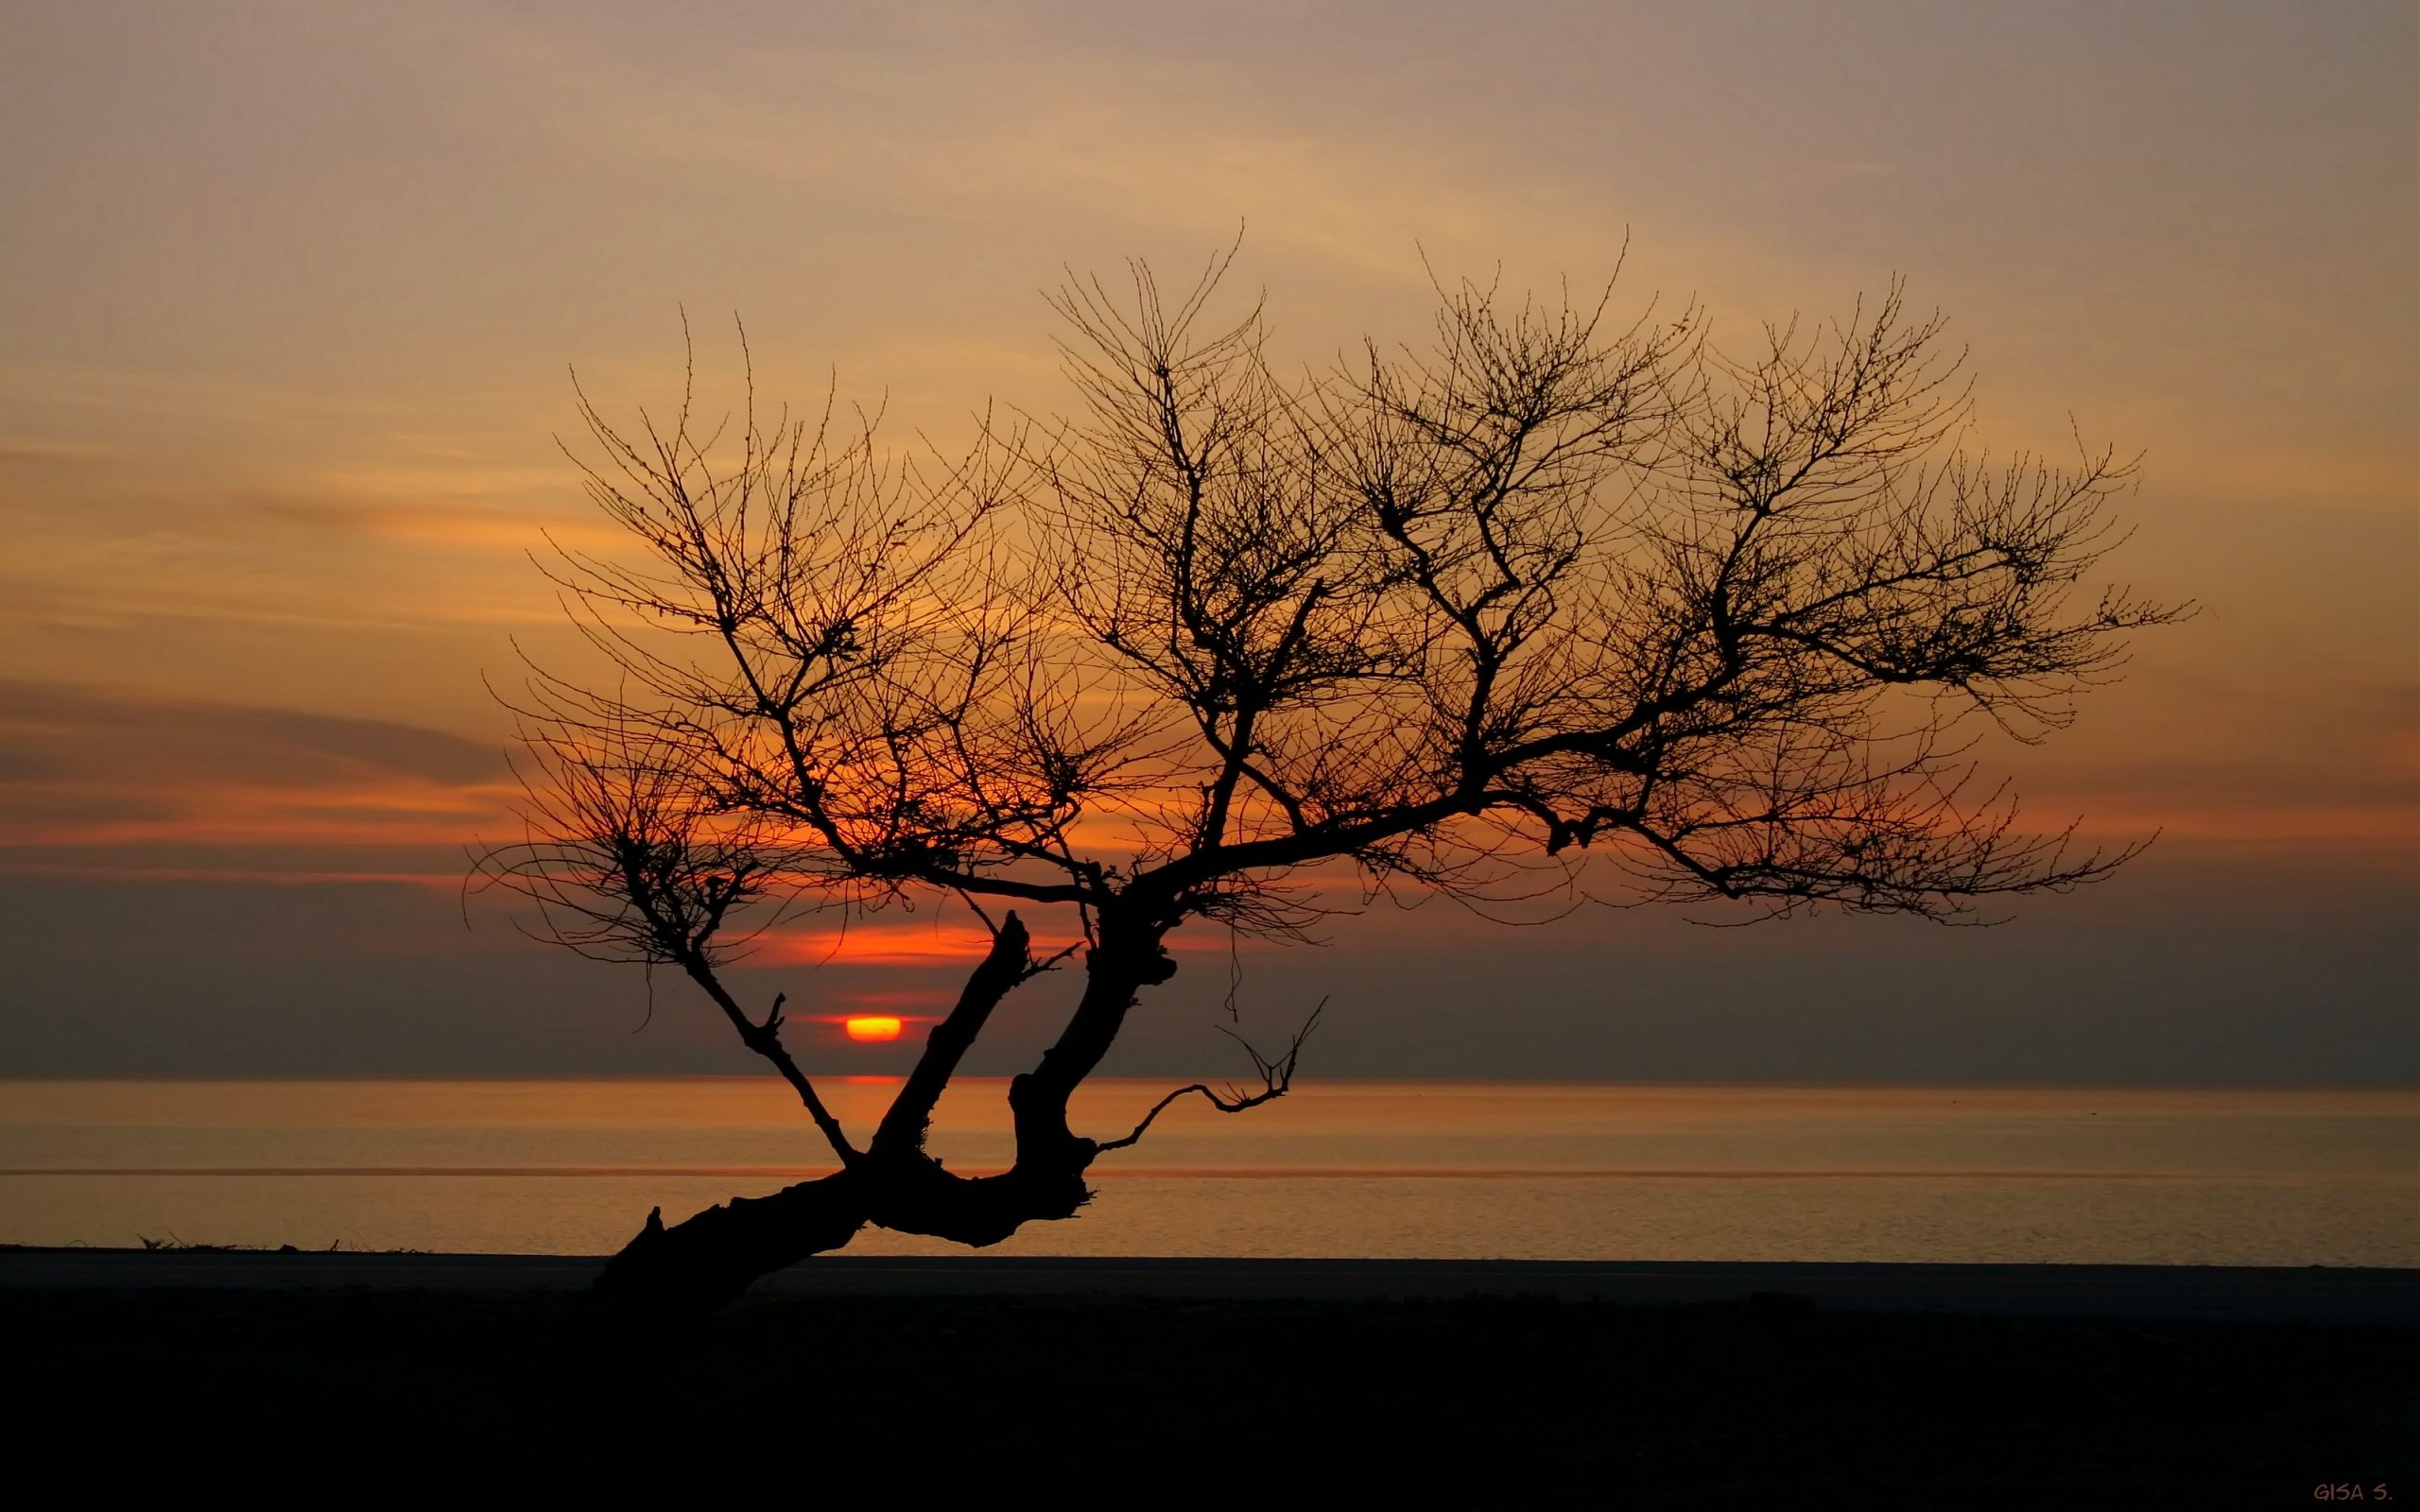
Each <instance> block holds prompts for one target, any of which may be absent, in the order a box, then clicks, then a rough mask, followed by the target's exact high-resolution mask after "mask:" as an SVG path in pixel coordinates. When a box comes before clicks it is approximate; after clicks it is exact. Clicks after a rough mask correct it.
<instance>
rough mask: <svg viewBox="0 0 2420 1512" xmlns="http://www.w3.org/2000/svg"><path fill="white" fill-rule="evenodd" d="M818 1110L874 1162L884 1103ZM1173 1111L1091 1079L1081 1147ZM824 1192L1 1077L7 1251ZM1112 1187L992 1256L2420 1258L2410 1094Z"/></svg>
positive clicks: (1369, 1161)
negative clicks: (1090, 1137) (1157, 1110)
mask: <svg viewBox="0 0 2420 1512" xmlns="http://www.w3.org/2000/svg"><path fill="white" fill-rule="evenodd" d="M810 1069H813V1068H810ZM824 1083H825V1095H826V1099H827V1101H828V1102H829V1103H830V1104H831V1106H832V1108H833V1111H834V1112H835V1113H836V1114H837V1115H838V1117H839V1118H840V1119H841V1120H842V1122H843V1123H844V1124H846V1125H848V1126H849V1127H850V1128H851V1129H853V1130H856V1131H857V1132H858V1133H859V1134H860V1136H861V1137H862V1135H863V1133H864V1131H865V1130H868V1129H870V1128H871V1127H872V1126H873V1123H874V1121H875V1120H876V1119H877V1118H879V1116H880V1115H881V1112H882V1110H883V1108H885V1107H886V1106H888V1104H889V1102H890V1097H891V1096H892V1094H893V1092H894V1091H895V1090H896V1078H893V1077H874V1076H847V1075H827V1076H826V1077H825V1078H824ZM1166 1090H1167V1084H1166V1083H1163V1082H1159V1081H1132V1080H1117V1079H1106V1080H1097V1081H1095V1082H1091V1083H1088V1084H1086V1086H1085V1087H1084V1089H1083V1091H1082V1092H1081V1093H1080V1096H1079V1097H1078V1099H1077V1101H1076V1104H1075V1106H1074V1108H1073V1109H1072V1113H1073V1118H1074V1122H1075V1124H1076V1126H1077V1127H1078V1128H1079V1129H1080V1130H1085V1131H1090V1132H1094V1133H1099V1132H1102V1131H1108V1130H1116V1131H1121V1132H1122V1131H1123V1130H1124V1129H1126V1128H1129V1127H1132V1124H1133V1121H1134V1119H1135V1118H1136V1117H1137V1116H1139V1114H1140V1112H1141V1110H1142V1109H1143V1108H1148V1107H1150V1104H1151V1103H1152V1102H1153V1101H1155V1100H1156V1099H1157V1098H1158V1097H1159V1096H1160V1094H1161V1093H1163V1092H1164V1091H1166ZM1005 1091H1006V1088H1005V1084H1004V1083H1003V1082H1001V1081H999V1080H996V1079H979V1078H978V1079H973V1080H968V1081H963V1082H960V1083H959V1084H958V1085H956V1086H954V1087H953V1088H952V1089H951V1091H950V1093H949V1094H948V1095H947V1096H946V1097H944V1098H943V1099H942V1104H941V1107H940V1108H939V1109H938V1112H937V1117H936V1119H935V1123H934V1130H933V1144H932V1147H933V1149H934V1152H935V1153H936V1154H938V1155H940V1156H942V1158H943V1159H945V1160H947V1162H948V1164H949V1166H950V1169H952V1170H955V1171H960V1172H964V1173H967V1174H970V1175H971V1174H975V1173H978V1172H981V1171H985V1170H993V1169H997V1168H999V1167H1001V1166H1003V1165H1005V1164H1006V1163H1007V1161H1008V1158H1009V1154H1010V1143H1009V1128H1008V1120H1007V1108H1006V1102H1005V1097H1004V1093H1005ZM827 1165H828V1160H827V1159H826V1157H825V1155H824V1152H823V1151H822V1150H821V1145H820V1143H819V1142H818V1141H816V1140H815V1139H814V1137H813V1135H812V1131H811V1130H810V1129H808V1128H807V1127H806V1126H805V1125H804V1121H803V1120H802V1119H801V1118H800V1116H799V1113H798V1110H797V1108H796V1107H795V1105H794V1104H791V1103H789V1102H788V1101H787V1095H786V1093H785V1091H784V1090H783V1089H782V1088H781V1086H780V1085H779V1084H778V1083H777V1082H774V1081H772V1080H771V1079H770V1078H738V1077H734V1078H713V1077H689V1078H671V1077H667V1078H663V1079H656V1080H620V1081H605V1080H596V1081H590V1080H569V1079H566V1080H548V1081H502V1080H494V1081H292V1082H228V1081H221V1082H204V1081H167V1082H134V1081H114V1082H104V1081H88V1082H72V1081H18V1082H7V1081H0V1243H20V1244H67V1243H88V1244H95V1245H131V1244H133V1243H134V1242H135V1241H136V1240H137V1239H138V1238H140V1237H146V1236H147V1237H154V1238H161V1237H166V1236H169V1235H171V1234H173V1235H174V1236H176V1237H178V1238H181V1239H183V1240H186V1241H189V1242H194V1243H216V1244H262V1245H278V1244H286V1243H292V1244H296V1245H300V1246H312V1247H324V1246H327V1245H328V1244H330V1243H332V1242H342V1243H345V1244H348V1245H357V1246H366V1247H372V1248H401V1247H409V1248H418V1249H428V1250H455V1251H492V1252H498V1251H500V1252H511V1251H525V1252H527V1251H538V1252H555V1253H574V1254H582V1253H596V1252H599V1251H603V1250H610V1249H612V1248H614V1247H615V1246H618V1245H620V1244H621V1243H622V1242H623V1241H624V1240H626V1239H628V1238H629V1237H630V1231H631V1229H632V1227H633V1225H634V1222H635V1219H636V1217H642V1216H644V1215H645V1213H646V1211H647V1210H648V1208H649V1207H650V1206H654V1205H656V1204H659V1203H660V1204H662V1205H663V1207H664V1209H665V1211H666V1215H667V1216H672V1215H676V1214H679V1213H683V1212H686V1211H695V1210H697V1209H700V1208H704V1207H707V1206H710V1205H712V1204H714V1203H716V1202H719V1201H722V1200H724V1199H726V1198H729V1197H731V1196H734V1195H744V1194H757V1193H763V1192H767V1191H770V1190H772V1189H774V1188H776V1187H779V1186H781V1185H784V1184H786V1183H787V1182H789V1181H793V1180H797V1179H800V1178H801V1177H804V1176H806V1175H811V1174H817V1173H820V1172H821V1170H822V1169H824V1168H825V1167H826V1166H827ZM1094 1174H1095V1175H1096V1176H1097V1177H1100V1178H1102V1179H1101V1180H1100V1181H1099V1182H1098V1185H1099V1187H1100V1188H1101V1193H1100V1196H1099V1198H1098V1201H1096V1202H1094V1203H1092V1204H1091V1205H1089V1206H1088V1207H1086V1208H1085V1209H1084V1210H1083V1212H1082V1214H1081V1216H1080V1217H1079V1218H1078V1219H1076V1220H1073V1221H1070V1222H1065V1223H1047V1224H1036V1225H1033V1226H1031V1227H1030V1228H1029V1229H1027V1230H1026V1231H1024V1232H1022V1233H1020V1234H1018V1235H1017V1236H1016V1237H1015V1238H1013V1239H1011V1241H1010V1242H1009V1243H1008V1244H1007V1245H1005V1246H1001V1249H1000V1252H1001V1253H1008V1254H1028V1255H1046V1254H1077V1255H1080V1254H1098V1255H1152V1254H1157V1255H1187V1254H1192V1255H1298V1256H1317V1255H1340V1256H1423V1255H1426V1256H1439V1257H1450V1258H1479V1257H1489V1256H1496V1257H1506V1258H1537V1259H1551V1258H1621V1259H1640V1260H1650V1259H1671V1260H1678V1259H1721V1260H1899V1261H2008V1262H2056V1261H2066V1262H2102V1263H2122V1262H2139V1263H2235V1264H2256V1263H2258V1264H2402V1265H2409V1264H2414V1263H2420V1095H2415V1094H2411V1093H2404V1092H2293V1091H2139V1090H2119V1091H2099V1090H2080V1089H2061V1090H2041V1089H2021V1088H1855V1087H1811V1088H1810V1087H1794V1088H1785V1087H1737V1086H1735V1087H1673V1086H1639V1087H1621V1086H1606V1085H1594V1086H1589V1085H1540V1084H1486V1083H1414V1082H1358V1083H1356V1082H1322V1083H1319V1084H1317V1085H1306V1086H1304V1087H1302V1088H1298V1089H1297V1091H1296V1092H1295V1094H1294V1095H1293V1096H1291V1097H1288V1098H1287V1099H1286V1100H1285V1101H1283V1102H1280V1103H1275V1104H1272V1105H1271V1106H1269V1107H1267V1108H1259V1109H1255V1110H1254V1111H1253V1113H1252V1114H1250V1115H1249V1116H1246V1117H1242V1118H1229V1117H1225V1116H1222V1115H1220V1114H1219V1113H1217V1112H1216V1111H1215V1110H1212V1109H1210V1108H1207V1107H1205V1106H1197V1105H1196V1104H1195V1103H1194V1102H1192V1101H1190V1100H1188V1101H1185V1102H1181V1103H1178V1104H1176V1105H1175V1106H1173V1107H1171V1108H1169V1110H1168V1111H1167V1114H1166V1115H1165V1116H1163V1117H1162V1118H1161V1119H1160V1121H1159V1122H1158V1123H1157V1124H1155V1125H1153V1127H1152V1131H1151V1134H1150V1138H1149V1139H1147V1140H1146V1141H1145V1142H1144V1143H1143V1144H1141V1145H1139V1146H1137V1147H1136V1148H1135V1149H1133V1150H1132V1151H1131V1152H1125V1153H1122V1154H1119V1155H1115V1156H1111V1157H1109V1158H1106V1159H1104V1160H1102V1161H1101V1163H1100V1165H1099V1166H1098V1167H1097V1168H1096V1171H1095V1173H1094ZM850 1248H851V1250H852V1252H855V1253H870V1254H883V1253H890V1254H921V1253H943V1252H949V1251H950V1248H951V1246H946V1245H942V1244H940V1243H937V1242H935V1241H930V1240H925V1239H921V1238H917V1237H914V1236H908V1235H900V1234H893V1233H890V1232H887V1231H884V1230H879V1229H869V1230H867V1231H866V1232H865V1233H863V1234H862V1235H860V1236H859V1237H858V1239H857V1240H856V1242H855V1243H853V1244H852V1245H851V1246H850Z"/></svg>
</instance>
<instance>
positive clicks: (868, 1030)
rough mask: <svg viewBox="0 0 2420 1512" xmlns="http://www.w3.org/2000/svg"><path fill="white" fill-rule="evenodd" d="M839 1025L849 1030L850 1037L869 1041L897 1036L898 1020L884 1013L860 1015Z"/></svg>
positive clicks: (896, 1037)
mask: <svg viewBox="0 0 2420 1512" xmlns="http://www.w3.org/2000/svg"><path fill="white" fill-rule="evenodd" d="M841 1027H843V1028H845V1029H847V1030H848V1031H849V1038H850V1039H852V1040H865V1041H868V1042H869V1043H871V1042H873V1041H875V1040H896V1039H898V1038H899V1021H898V1020H897V1019H894V1018H891V1017H890V1016H888V1015H884V1014H864V1015H860V1016H858V1017H856V1018H852V1019H849V1020H847V1021H846V1022H844V1023H843V1024H842V1025H841Z"/></svg>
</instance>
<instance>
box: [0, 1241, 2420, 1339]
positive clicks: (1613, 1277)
mask: <svg viewBox="0 0 2420 1512" xmlns="http://www.w3.org/2000/svg"><path fill="white" fill-rule="evenodd" d="M603 1264H604V1257H602V1256H583V1255H454V1254H379V1253H364V1252H355V1251H294V1252H286V1251H275V1250H214V1249H160V1250H143V1249H86V1248H11V1249H0V1291H18V1292H52V1291H104V1292H106V1291H150V1290H180V1291H240V1292H280V1291H302V1292H311V1291H330V1290H338V1291H360V1290H370V1291H394V1292H457V1293H460V1292H484V1293H510V1292H564V1291H576V1290H579V1289H580V1288H584V1287H585V1286H587V1285H588V1283H589V1282H590V1281H591V1280H594V1279H595V1277H596V1273H597V1271H598V1270H599V1269H600V1268H601V1267H602V1266H603ZM755 1295H758V1296H781V1297H1151V1298H1162V1299H1183V1300H1202V1301H1279V1300H1312V1301H1375V1300H1408V1299H1423V1298H1425V1299H1449V1298H1461V1297H1554V1298H1557V1299H1559V1300H1564V1301H1599V1302H1611V1303H1616V1304H1618V1305H1624V1306H1635V1307H1668V1306H1685V1305H1694V1304H1704V1303H1726V1302H1730V1303H1736V1302H1755V1303H1763V1304H1768V1305H1772V1304H1779V1305H1788V1306H1792V1307H1800V1308H1805V1307H1812V1308H1816V1309H1820V1310H1822V1311H1824V1312H1837V1313H1920V1314H1924V1313H1928V1314H1961V1315H1972V1316H1999V1317H2077V1318H2087V1317H2090V1318H2113V1319H2133V1320H2149V1319H2163V1320H2177V1319H2191V1320H2200V1321H2240V1322H2259V1323H2298V1322H2299V1323H2312V1324H2326V1325H2351V1326H2379V1327H2391V1328H2420V1268H2390V1267H2369V1266H2362V1267H2349V1266H2348V1267H2334V1266H2322V1265H2311V1266H2300V1267H2284V1266H2270V1265H2240V1266H2238V1265H2096V1264H2075V1265H2065V1264H2012V1263H1974V1264H1948V1263H1881V1262H1862V1261H1857V1262H1824V1261H1779V1262H1765V1261H1584V1260H1496V1261H1470V1260H1356V1259H1332V1260H1295V1259H1271V1260H1260V1259H1191V1258H1184V1257H1172V1256H1153V1257H1120V1256H1081V1257H1063V1256H1046V1257H1030V1258H1025V1257H1017V1258H1011V1257H1002V1256H988V1255H949V1256H934V1257H925V1256H870V1255H861V1256H852V1255H846V1254H840V1255H830V1256H821V1257H818V1258H816V1259H813V1260H810V1261H807V1262H806V1263H803V1264H800V1265H796V1266H792V1267H791V1268H789V1269H788V1270H785V1271H781V1272H778V1273H776V1274H774V1275H772V1276H769V1277H767V1278H765V1279H764V1280H762V1281H760V1282H758V1283H757V1286H756V1288H755Z"/></svg>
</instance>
